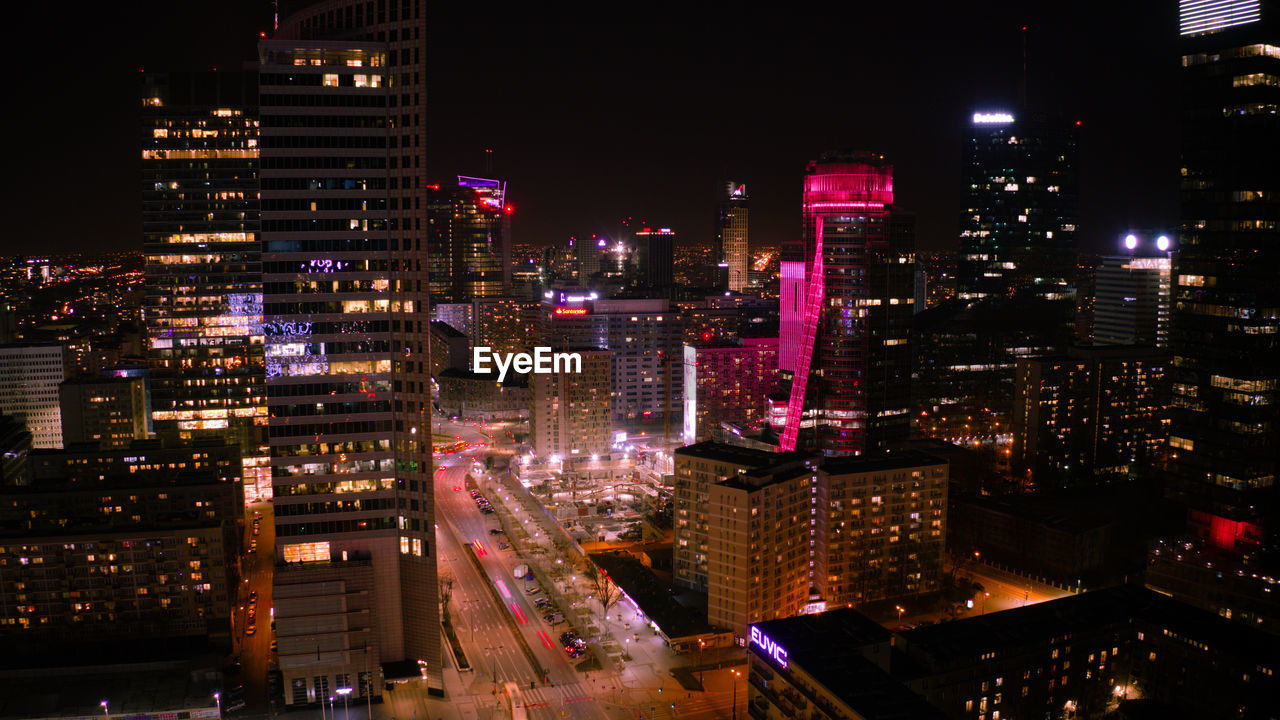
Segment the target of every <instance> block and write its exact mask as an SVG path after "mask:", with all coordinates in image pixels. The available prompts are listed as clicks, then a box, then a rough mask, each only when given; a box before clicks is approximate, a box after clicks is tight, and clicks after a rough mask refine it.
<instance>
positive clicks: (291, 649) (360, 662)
mask: <svg viewBox="0 0 1280 720" xmlns="http://www.w3.org/2000/svg"><path fill="white" fill-rule="evenodd" d="M335 7H336V8H337V9H336V10H335ZM344 10H345V11H344ZM372 10H373V6H372V5H370V6H366V5H365V4H364V3H350V4H347V3H333V2H330V3H323V4H318V5H315V6H312V7H309V8H307V9H305V10H302V11H300V12H298V13H296V14H295V15H293V16H292V17H289V18H286V20H285V21H284V23H283V24H282V29H281V33H280V37H283V38H288V39H273V40H265V41H263V42H262V43H261V45H260V60H261V64H260V72H261V89H262V94H261V98H262V162H263V173H262V207H263V214H262V221H263V244H264V248H263V249H264V257H263V264H264V276H263V292H264V305H263V311H264V318H263V326H264V333H265V335H266V345H267V352H266V374H267V397H268V404H269V407H270V437H271V463H272V473H273V475H274V483H275V499H274V502H273V505H274V508H275V525H276V551H277V558H278V561H280V562H283V563H285V567H282V568H279V569H277V571H276V576H275V585H276V589H275V620H276V622H277V625H278V637H279V643H280V658H281V661H280V669H281V672H282V673H283V675H284V685H285V700H286V703H287V704H290V705H293V704H300V703H310V702H315V701H316V700H317V699H319V698H320V697H321V696H324V695H326V694H327V693H328V692H330V691H331V689H332V688H335V687H341V686H343V685H346V686H347V687H351V688H353V690H354V692H353V697H362V696H364V695H365V694H366V693H370V692H371V693H374V694H380V693H381V691H382V687H383V683H382V680H383V679H393V678H395V677H407V676H416V675H417V674H418V673H419V670H420V669H421V670H425V672H426V673H427V678H428V682H429V683H430V684H432V685H437V684H438V682H439V669H440V654H439V653H440V645H439V643H440V639H439V618H438V613H437V598H436V579H435V578H436V557H435V545H434V540H435V534H434V503H433V499H432V486H431V477H430V457H431V456H430V452H431V450H430V425H429V415H428V414H427V409H428V408H429V402H428V397H429V392H430V390H429V386H428V378H429V373H430V362H429V358H430V352H429V347H428V345H429V340H428V336H429V332H430V328H429V324H428V322H427V317H426V314H425V312H419V310H423V311H425V308H426V304H425V302H424V301H425V298H426V294H427V290H428V287H427V282H426V279H427V267H426V263H425V258H424V252H425V248H426V242H425V237H426V233H427V223H426V222H425V215H426V212H425V208H423V207H421V205H420V204H419V202H418V201H419V197H418V196H419V195H420V194H421V193H422V192H423V191H424V185H425V183H424V182H423V178H424V175H425V169H424V168H423V162H422V155H421V153H422V149H421V146H422V144H423V143H421V142H420V141H421V133H422V127H421V124H422V117H421V107H420V105H419V103H420V102H421V100H420V99H418V100H414V99H413V98H420V94H421V93H422V92H423V91H422V88H421V87H418V86H415V85H413V82H415V81H413V80H412V78H414V77H419V76H420V74H421V72H422V68H421V66H420V65H419V64H418V63H420V62H421V56H422V51H423V47H422V45H423V43H422V40H421V30H422V27H421V26H422V22H421V14H420V13H421V10H422V7H421V3H414V4H412V5H404V6H402V5H400V4H398V3H397V4H394V5H391V6H389V7H388V8H386V12H385V13H383V10H384V9H383V8H378V11H379V16H377V19H375V16H374V15H373V12H372ZM402 13H403V14H402ZM315 38H326V39H324V40H317V39H315ZM329 38H341V41H337V40H333V39H329ZM392 108H394V110H392ZM392 148H395V150H394V151H393V150H392ZM347 592H352V593H355V592H367V593H369V594H370V595H369V597H368V598H367V600H366V602H368V603H369V605H368V606H367V609H368V612H367V613H364V614H358V613H357V615H359V616H358V617H357V616H353V615H350V614H349V613H348V614H344V613H342V612H338V613H336V614H333V615H332V616H326V617H325V619H324V622H326V623H330V622H331V623H332V627H333V630H332V631H331V632H329V633H326V634H323V635H321V636H320V637H319V638H316V633H315V623H316V622H317V619H316V599H315V598H317V597H332V596H334V595H343V594H345V593H347ZM365 628H368V629H369V630H368V632H366V631H365ZM317 642H318V645H317ZM420 663H421V664H420ZM379 673H381V674H379Z"/></svg>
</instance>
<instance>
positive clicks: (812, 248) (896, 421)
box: [779, 153, 915, 455]
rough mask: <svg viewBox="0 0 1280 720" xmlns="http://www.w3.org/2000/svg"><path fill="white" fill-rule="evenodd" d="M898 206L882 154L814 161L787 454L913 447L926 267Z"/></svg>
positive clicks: (798, 282) (785, 370) (789, 277)
mask: <svg viewBox="0 0 1280 720" xmlns="http://www.w3.org/2000/svg"><path fill="white" fill-rule="evenodd" d="M892 204H893V166H892V165H890V164H889V163H887V162H885V160H884V156H882V155H876V154H873V153H859V154H854V155H849V154H830V155H824V156H823V157H822V158H821V159H820V160H817V161H815V162H811V163H809V168H808V170H807V172H806V173H805V181H804V234H803V240H801V241H800V242H798V243H792V244H790V245H789V246H787V247H784V260H783V263H782V287H781V295H782V297H781V303H782V309H781V313H782V317H781V335H782V337H781V349H780V352H779V369H780V371H781V373H782V383H783V390H784V393H786V395H787V397H788V399H787V408H786V422H785V426H784V428H783V429H782V440H781V446H782V449H783V450H793V449H796V448H797V447H801V448H817V449H819V450H821V451H822V452H823V453H825V454H828V455H857V454H860V453H863V452H867V451H868V450H871V449H877V448H884V447H886V446H889V445H892V444H893V443H894V442H895V441H898V440H906V429H907V426H906V424H905V421H906V415H907V413H908V412H909V408H908V405H909V394H908V391H907V386H906V383H907V382H909V378H910V361H911V356H910V345H909V335H910V325H911V306H912V304H913V300H914V294H915V288H914V269H915V265H914V258H913V256H912V255H911V250H910V249H908V248H905V247H900V245H902V244H905V243H907V242H909V240H910V237H911V234H910V233H909V232H905V230H904V229H899V231H897V232H891V231H890V225H891V221H890V216H891V212H892ZM899 265H900V266H901V267H900V268H899V267H898V266H899Z"/></svg>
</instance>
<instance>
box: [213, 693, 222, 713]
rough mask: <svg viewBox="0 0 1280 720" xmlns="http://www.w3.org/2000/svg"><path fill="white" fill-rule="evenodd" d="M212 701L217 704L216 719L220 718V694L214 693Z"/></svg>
mask: <svg viewBox="0 0 1280 720" xmlns="http://www.w3.org/2000/svg"><path fill="white" fill-rule="evenodd" d="M213 701H214V702H216V703H218V717H219V718H221V717H222V694H221V693H214V694H213Z"/></svg>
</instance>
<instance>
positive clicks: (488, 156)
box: [484, 148, 493, 175]
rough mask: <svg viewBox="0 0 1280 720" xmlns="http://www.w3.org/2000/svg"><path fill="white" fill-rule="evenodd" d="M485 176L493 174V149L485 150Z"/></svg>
mask: <svg viewBox="0 0 1280 720" xmlns="http://www.w3.org/2000/svg"><path fill="white" fill-rule="evenodd" d="M484 174H485V175H492V174H493V148H485V149H484Z"/></svg>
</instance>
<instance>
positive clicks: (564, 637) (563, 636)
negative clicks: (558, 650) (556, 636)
mask: <svg viewBox="0 0 1280 720" xmlns="http://www.w3.org/2000/svg"><path fill="white" fill-rule="evenodd" d="M576 637H578V633H576V632H574V631H572V630H568V631H565V632H563V633H560V642H562V643H564V644H565V645H568V644H569V642H570V641H572V640H573V639H574V638H576Z"/></svg>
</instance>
